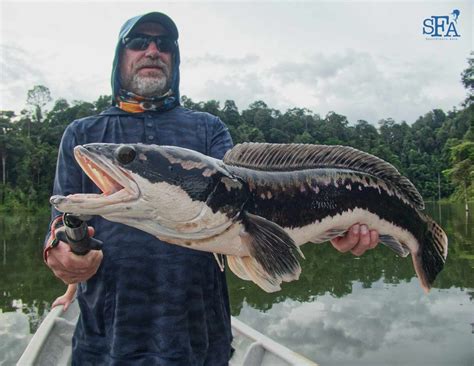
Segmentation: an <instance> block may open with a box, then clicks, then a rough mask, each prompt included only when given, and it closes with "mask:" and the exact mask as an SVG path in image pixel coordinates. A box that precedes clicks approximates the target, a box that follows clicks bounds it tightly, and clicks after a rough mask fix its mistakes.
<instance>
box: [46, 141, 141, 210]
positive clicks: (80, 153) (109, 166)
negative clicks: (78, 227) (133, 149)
mask: <svg viewBox="0 0 474 366" xmlns="http://www.w3.org/2000/svg"><path fill="white" fill-rule="evenodd" d="M74 157H75V158H76V161H77V163H78V164H79V165H80V167H81V168H82V170H84V172H85V173H86V174H87V175H88V176H89V178H90V179H91V180H92V181H93V182H94V183H95V184H96V185H97V187H99V189H100V190H101V191H102V194H92V193H86V194H82V193H80V194H70V195H68V196H61V195H55V196H52V197H51V199H50V203H51V204H52V205H54V206H55V207H56V209H57V210H58V211H61V212H70V213H76V214H91V215H103V214H106V213H107V212H109V211H110V210H111V209H113V207H114V206H115V205H117V204H125V203H131V202H134V201H137V200H138V199H139V198H140V196H141V192H140V188H139V186H138V185H137V183H136V182H135V180H134V179H133V177H132V176H131V174H130V173H129V172H127V171H126V170H125V169H123V168H121V167H120V166H118V165H116V164H113V163H112V162H111V160H110V159H107V158H104V157H103V156H101V155H98V154H96V153H94V152H93V151H89V150H88V149H87V148H85V147H83V146H76V147H75V148H74Z"/></svg>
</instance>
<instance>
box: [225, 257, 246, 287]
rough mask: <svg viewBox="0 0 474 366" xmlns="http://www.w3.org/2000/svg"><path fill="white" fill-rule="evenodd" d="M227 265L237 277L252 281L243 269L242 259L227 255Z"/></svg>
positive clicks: (244, 268)
mask: <svg viewBox="0 0 474 366" xmlns="http://www.w3.org/2000/svg"><path fill="white" fill-rule="evenodd" d="M227 265H228V266H229V268H230V270H231V271H232V272H234V274H235V275H236V276H237V277H239V278H241V279H243V280H246V281H251V280H252V279H251V278H250V277H249V276H248V274H247V269H246V267H245V264H244V263H242V257H236V256H235V255H228V256H227Z"/></svg>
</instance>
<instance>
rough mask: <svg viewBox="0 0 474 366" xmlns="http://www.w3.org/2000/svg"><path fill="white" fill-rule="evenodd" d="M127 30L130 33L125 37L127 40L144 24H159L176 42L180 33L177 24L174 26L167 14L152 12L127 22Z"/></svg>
mask: <svg viewBox="0 0 474 366" xmlns="http://www.w3.org/2000/svg"><path fill="white" fill-rule="evenodd" d="M127 23H128V24H127V26H128V27H127V28H128V32H126V34H124V35H123V37H124V38H125V37H126V36H128V35H129V34H130V33H132V32H133V29H134V28H135V27H136V26H137V25H139V24H142V23H159V24H161V25H162V26H163V28H165V29H166V31H167V32H168V35H169V36H170V37H171V38H173V39H174V40H177V39H178V37H179V33H178V28H177V27H176V24H174V22H173V20H172V19H171V18H170V17H169V16H168V15H166V14H163V13H160V12H156V11H155V12H152V13H148V14H144V15H138V16H136V17H134V18H132V19H130V20H128V22H127Z"/></svg>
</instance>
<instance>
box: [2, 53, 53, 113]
mask: <svg viewBox="0 0 474 366" xmlns="http://www.w3.org/2000/svg"><path fill="white" fill-rule="evenodd" d="M33 59H34V58H33V57H32V55H30V54H29V53H28V52H27V51H25V50H24V49H22V48H21V47H16V46H9V45H0V69H1V70H2V73H1V86H0V108H5V109H21V108H23V107H24V106H25V101H26V91H27V90H29V89H31V88H32V87H33V86H34V85H37V84H42V83H43V82H44V80H45V78H44V75H43V73H42V72H41V71H40V70H39V69H38V68H37V67H36V66H34V65H33V64H32V62H31V60H33Z"/></svg>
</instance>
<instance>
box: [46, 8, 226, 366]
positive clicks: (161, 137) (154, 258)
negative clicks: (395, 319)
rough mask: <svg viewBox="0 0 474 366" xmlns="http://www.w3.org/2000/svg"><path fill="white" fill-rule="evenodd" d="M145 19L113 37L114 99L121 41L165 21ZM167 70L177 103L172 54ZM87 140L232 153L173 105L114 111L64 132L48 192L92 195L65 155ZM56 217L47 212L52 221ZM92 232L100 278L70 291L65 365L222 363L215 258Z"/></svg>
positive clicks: (208, 119) (213, 122)
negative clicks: (72, 303) (76, 310)
mask: <svg viewBox="0 0 474 366" xmlns="http://www.w3.org/2000/svg"><path fill="white" fill-rule="evenodd" d="M151 14H152V15H150V14H147V15H145V16H141V17H135V18H132V19H131V20H129V21H127V22H126V23H125V25H124V26H123V27H122V30H121V31H120V37H119V42H118V45H117V51H116V54H115V59H114V64H113V72H112V88H113V93H114V95H116V93H117V90H118V89H119V88H120V80H119V79H118V77H117V75H119V69H118V65H120V63H119V58H120V54H121V50H122V46H123V43H122V40H123V37H125V35H127V34H128V32H130V30H131V29H132V28H133V27H134V26H135V25H136V24H138V23H139V22H143V21H145V20H149V19H153V17H155V19H156V18H158V19H160V20H162V21H165V23H166V22H167V20H166V19H169V18H168V17H166V16H164V15H163V14H160V13H151ZM165 17H166V18H165ZM163 19H164V20H163ZM170 22H171V23H170ZM161 24H162V25H163V23H161ZM173 26H174V23H172V21H171V19H169V22H167V23H166V24H165V27H166V28H167V29H168V31H169V32H170V29H171V32H170V33H171V34H173ZM174 28H175V27H174ZM176 38H177V30H176ZM173 71H174V73H173V82H172V88H173V91H174V93H175V97H178V96H179V53H178V56H177V57H175V64H174V68H173ZM92 142H111V143H153V144H160V145H175V146H182V147H185V148H189V149H193V150H196V151H199V152H201V153H204V154H207V155H210V156H213V157H216V158H222V157H223V155H224V154H225V152H226V151H227V150H228V149H229V148H231V146H232V140H231V138H230V135H229V132H228V130H227V128H226V127H225V126H224V124H223V123H222V121H221V120H220V119H219V118H217V117H215V116H212V115H210V114H208V113H202V112H196V111H192V110H189V109H186V108H183V107H181V106H180V105H179V99H172V100H169V101H168V103H166V104H165V106H164V108H163V109H162V110H160V111H154V112H151V111H147V112H143V113H133V114H132V113H128V112H125V111H123V110H121V109H119V108H118V107H116V106H112V107H110V108H109V109H107V110H105V111H104V112H102V113H101V114H99V115H95V116H91V117H86V118H83V119H80V120H76V121H74V122H72V123H71V124H70V125H69V126H68V127H67V128H66V130H65V132H64V135H63V138H62V140H61V145H60V149H59V156H58V163H57V170H56V176H55V182H54V189H53V193H54V194H62V195H68V194H72V193H81V192H82V193H100V192H99V190H98V188H97V187H96V186H95V185H94V184H93V182H92V181H91V180H90V179H89V178H88V177H87V176H86V175H85V174H84V173H83V172H82V170H81V169H80V167H79V166H78V165H77V163H76V162H75V159H74V157H73V148H74V146H76V145H81V144H86V143H92ZM59 214H60V213H58V212H57V211H55V210H53V217H55V216H56V215H59ZM90 225H91V226H93V227H94V228H95V230H96V235H95V236H96V237H97V238H98V239H100V240H102V241H103V242H104V248H103V254H104V257H103V261H102V263H101V265H100V267H99V270H98V272H97V273H96V274H95V275H94V276H93V277H92V278H91V279H89V280H88V281H86V282H84V283H80V284H79V286H78V293H77V299H78V302H79V306H80V308H81V316H80V319H79V322H78V325H77V327H76V331H75V333H74V337H73V364H74V365H89V364H91V365H104V364H105V365H118V364H120V365H123V364H127V365H128V364H133V365H158V364H159V365H213V366H214V365H226V364H227V362H228V359H229V355H230V350H231V346H230V343H231V339H232V334H231V326H230V310H229V301H228V293H227V285H226V281H225V274H224V273H222V272H221V271H220V269H219V267H218V265H217V263H216V261H215V259H214V257H213V255H212V254H210V253H205V252H199V251H194V250H191V249H187V248H183V247H179V246H176V245H170V244H167V243H164V242H162V241H160V240H158V239H157V238H155V237H153V236H151V235H149V234H147V233H145V232H143V231H140V230H137V229H134V228H131V227H128V226H125V225H122V224H118V223H112V222H110V221H107V220H105V219H103V218H101V217H94V218H93V219H92V220H91V221H90Z"/></svg>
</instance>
